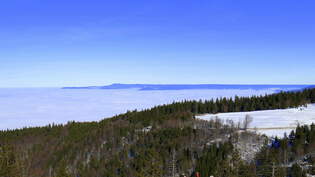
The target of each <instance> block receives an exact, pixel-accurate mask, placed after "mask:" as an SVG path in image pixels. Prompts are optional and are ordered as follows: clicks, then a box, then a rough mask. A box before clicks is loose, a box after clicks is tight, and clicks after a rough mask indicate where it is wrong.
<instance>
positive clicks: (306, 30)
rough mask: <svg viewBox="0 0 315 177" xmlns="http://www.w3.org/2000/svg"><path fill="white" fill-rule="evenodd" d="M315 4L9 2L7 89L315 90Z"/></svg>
mask: <svg viewBox="0 0 315 177" xmlns="http://www.w3.org/2000/svg"><path fill="white" fill-rule="evenodd" d="M314 9H315V1H313V0H305V1H298V0H295V1H294V0H261V1H255V0H237V1H236V0H205V1H198V0H194V1H193V0H187V1H186V0H156V1H151V0H129V1H121V0H113V1H109V0H88V1H87V0H84V1H83V0H4V1H2V2H1V5H0V19H1V20H0V87H36V86H40V87H43V86H45V87H47V86H85V85H105V84H110V83H118V82H119V83H159V84H162V83H165V84H168V83H175V84H176V83H221V84H229V83H231V84H265V83H267V84H314V83H315V10H314Z"/></svg>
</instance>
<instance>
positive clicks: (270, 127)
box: [196, 104, 315, 137]
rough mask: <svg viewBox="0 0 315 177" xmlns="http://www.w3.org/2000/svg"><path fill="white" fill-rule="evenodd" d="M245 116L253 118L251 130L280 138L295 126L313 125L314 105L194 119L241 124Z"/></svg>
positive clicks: (202, 116) (211, 115) (213, 115)
mask: <svg viewBox="0 0 315 177" xmlns="http://www.w3.org/2000/svg"><path fill="white" fill-rule="evenodd" d="M246 115H249V116H251V117H252V118H253V121H252V123H251V124H250V125H249V127H250V129H251V130H253V131H257V132H258V133H262V134H266V135H267V136H278V137H282V136H283V134H284V133H285V132H286V133H287V134H288V133H290V132H291V130H293V129H295V127H296V126H297V124H300V125H305V124H306V125H310V124H311V123H313V122H314V123H315V104H309V105H307V107H300V108H290V109H277V110H266V111H252V112H235V113H219V114H205V115H199V116H196V118H199V119H203V120H210V119H214V118H216V117H218V118H219V119H221V120H223V121H226V120H232V121H233V122H235V123H237V122H242V121H243V120H244V118H245V116H246Z"/></svg>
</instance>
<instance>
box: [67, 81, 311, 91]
mask: <svg viewBox="0 0 315 177" xmlns="http://www.w3.org/2000/svg"><path fill="white" fill-rule="evenodd" d="M313 87H314V85H270V84H268V85H257V84H253V85H241V84H119V83H118V84H111V85H107V86H87V87H63V88H62V89H138V90H140V91H146V90H148V91H150V90H197V89H208V90H211V89H219V90H220V89H240V90H247V89H253V90H262V89H275V90H281V91H289V90H300V89H305V88H313Z"/></svg>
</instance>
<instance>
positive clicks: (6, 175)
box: [0, 89, 315, 177]
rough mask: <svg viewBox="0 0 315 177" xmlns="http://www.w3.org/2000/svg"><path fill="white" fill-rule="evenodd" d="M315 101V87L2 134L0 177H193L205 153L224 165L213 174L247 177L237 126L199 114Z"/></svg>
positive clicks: (275, 107)
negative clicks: (236, 142) (236, 146)
mask: <svg viewBox="0 0 315 177" xmlns="http://www.w3.org/2000/svg"><path fill="white" fill-rule="evenodd" d="M314 102H315V89H307V90H304V91H300V92H281V93H278V94H272V95H266V96H255V97H250V98H247V97H235V98H234V99H227V98H222V99H217V100H209V101H183V102H178V103H173V104H169V105H162V106H157V107H154V108H151V109H147V110H143V111H136V110H135V111H128V112H127V113H125V114H121V115H117V116H115V117H112V118H109V119H104V120H102V121H100V122H85V123H78V122H69V123H68V124H66V125H48V126H45V127H33V128H25V129H19V130H10V131H1V132H0V176H1V177H2V176H3V177H31V176H36V177H37V176H38V177H41V176H43V177H46V176H50V177H62V176H76V177H85V176H95V177H97V176H102V177H103V176H105V177H115V176H126V177H127V176H128V177H130V176H135V177H136V176H139V177H147V176H167V175H169V176H170V174H169V173H170V171H171V172H172V171H173V172H176V173H178V174H182V173H184V174H186V175H191V174H193V173H194V172H195V171H196V169H203V168H200V160H201V159H203V158H202V157H203V156H204V155H205V154H206V155H209V156H210V157H212V156H215V157H216V160H217V162H218V164H220V165H219V166H218V165H217V164H213V165H216V166H213V168H212V171H211V172H213V173H215V174H218V175H217V176H222V175H223V176H246V175H245V174H250V173H251V172H252V171H251V169H252V168H247V167H246V165H247V164H246V163H244V164H243V163H240V164H239V165H241V166H240V167H239V168H242V171H239V169H235V168H230V165H231V164H230V163H227V161H228V160H229V157H230V156H231V157H237V155H235V153H234V151H233V146H232V145H231V144H230V143H231V142H230V139H231V137H232V136H230V135H233V134H234V131H235V129H234V127H231V126H227V127H225V128H224V129H222V128H220V127H222V126H225V125H222V124H221V123H220V122H205V121H201V120H196V119H194V115H195V114H202V113H219V112H236V111H237V112H238V111H254V110H266V109H284V108H289V107H297V106H301V105H305V104H307V103H314ZM78 109H79V108H78ZM43 119H44V117H43ZM227 135H229V136H227ZM227 137H229V138H228V139H227ZM218 138H219V139H227V140H226V141H225V143H224V145H223V146H222V147H223V149H220V148H219V149H217V147H215V146H211V145H210V147H209V146H206V145H208V144H209V142H212V141H213V140H215V139H218ZM208 148H210V150H208ZM237 162H238V161H237ZM198 164H199V165H198ZM201 164H202V163H201ZM170 169H172V170H170ZM246 170H248V171H246ZM249 176H250V175H249Z"/></svg>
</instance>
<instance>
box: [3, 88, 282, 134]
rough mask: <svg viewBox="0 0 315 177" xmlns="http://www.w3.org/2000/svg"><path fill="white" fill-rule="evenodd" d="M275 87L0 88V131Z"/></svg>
mask: <svg viewBox="0 0 315 177" xmlns="http://www.w3.org/2000/svg"><path fill="white" fill-rule="evenodd" d="M277 90H278V89H277V88H270V89H264V90H254V89H247V90H239V89H210V90H155V91H138V90H137V89H121V90H101V89H90V90H89V89H87V90H81V89H79V90H76V89H69V90H68V89H66V90H65V89H58V88H23V89H22V88H20V89H0V130H4V129H13V128H22V127H25V126H42V125H47V124H49V123H66V122H67V121H71V120H75V121H98V120H101V119H103V118H105V117H111V116H113V115H115V114H120V113H124V112H126V111H127V110H133V109H138V110H139V109H144V108H150V107H153V106H155V105H160V104H166V103H171V102H173V101H181V100H185V99H186V100H199V99H211V98H217V97H234V96H235V95H238V96H251V95H264V94H271V93H274V92H276V91H277Z"/></svg>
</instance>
